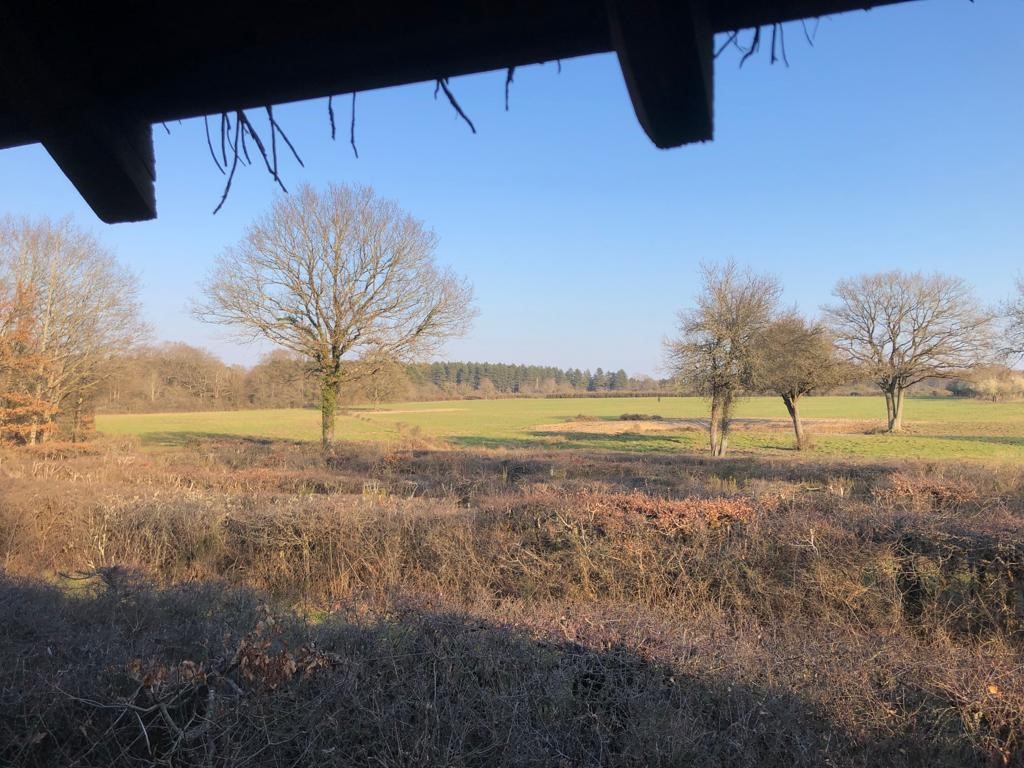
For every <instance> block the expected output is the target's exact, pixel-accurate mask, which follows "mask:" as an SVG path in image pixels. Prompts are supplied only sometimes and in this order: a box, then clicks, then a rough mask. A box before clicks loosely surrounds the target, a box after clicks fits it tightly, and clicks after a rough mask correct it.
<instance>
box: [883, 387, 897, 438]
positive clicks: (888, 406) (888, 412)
mask: <svg viewBox="0 0 1024 768" xmlns="http://www.w3.org/2000/svg"><path fill="white" fill-rule="evenodd" d="M884 392H885V425H886V429H888V430H889V431H890V432H891V431H892V422H893V418H894V415H895V411H896V409H895V408H894V405H895V403H894V401H893V398H892V390H891V389H886V390H884Z"/></svg>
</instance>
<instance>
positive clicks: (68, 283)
mask: <svg viewBox="0 0 1024 768" xmlns="http://www.w3.org/2000/svg"><path fill="white" fill-rule="evenodd" d="M0 281H5V282H7V283H8V284H12V285H22V286H30V287H31V289H32V295H33V306H32V314H33V322H34V327H35V329H36V330H35V342H34V343H35V348H34V349H33V350H32V353H33V354H34V355H36V356H38V358H39V359H40V360H45V361H46V364H45V366H44V365H43V364H42V363H40V365H39V369H38V371H37V374H38V375H37V383H36V384H35V385H34V388H35V391H34V394H35V396H36V397H37V398H39V399H41V400H45V401H46V402H48V403H49V404H50V405H51V414H53V415H56V414H57V413H62V414H65V415H66V416H67V417H68V421H69V422H70V424H71V425H72V426H71V435H70V436H71V438H72V439H77V438H78V437H79V435H78V431H79V429H78V427H79V424H80V421H81V415H82V408H83V405H84V404H85V402H86V401H87V399H88V398H89V397H91V395H92V392H93V391H94V389H95V388H96V387H97V385H98V384H99V383H100V382H101V381H102V380H103V378H104V377H105V376H106V375H107V373H108V372H109V370H110V368H109V366H110V363H111V362H112V361H113V360H114V359H115V358H117V357H118V356H120V355H122V354H123V353H124V352H125V351H126V350H127V349H128V348H130V347H131V346H133V345H134V344H136V343H137V342H138V341H139V340H141V339H142V338H143V337H144V336H145V335H146V333H147V332H148V329H147V328H146V325H145V323H143V322H142V320H141V319H140V316H139V302H138V290H139V289H138V280H137V279H136V277H135V275H133V274H132V273H131V272H129V271H128V270H126V269H124V268H123V267H121V266H120V265H119V264H118V263H117V261H116V260H115V259H114V257H113V256H112V255H111V254H110V253H109V252H107V251H106V250H105V249H104V248H103V247H102V246H101V245H100V244H99V243H98V242H97V241H96V239H95V238H94V237H92V236H91V235H89V234H88V233H86V232H83V231H81V230H78V229H76V228H75V227H74V226H73V225H72V224H71V222H70V220H68V219H64V220H61V221H58V222H52V221H48V220H45V219H43V220H40V221H32V220H29V219H15V218H11V217H8V218H5V219H3V220H0ZM52 417H53V416H52V415H51V417H50V419H52ZM50 419H41V420H38V422H37V423H34V424H33V428H32V429H31V430H30V431H29V434H28V436H27V440H28V442H30V443H34V442H38V441H39V440H41V439H42V438H43V436H44V435H46V434H47V433H48V432H50V431H52V424H50V423H49V421H50Z"/></svg>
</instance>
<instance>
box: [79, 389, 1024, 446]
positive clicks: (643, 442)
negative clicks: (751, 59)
mask: <svg viewBox="0 0 1024 768" xmlns="http://www.w3.org/2000/svg"><path fill="white" fill-rule="evenodd" d="M624 413H636V414H646V415H657V416H661V417H663V418H664V419H700V418H706V414H707V405H706V402H705V401H704V400H702V399H700V398H686V397H665V398H662V399H661V400H660V401H658V400H657V399H655V398H607V399H559V400H532V399H522V400H468V401H450V402H426V403H390V404H387V405H382V406H379V407H369V406H366V407H357V408H351V409H349V410H347V411H346V412H345V413H344V414H343V415H341V416H339V418H338V424H337V432H338V437H339V439H348V440H372V441H390V440H395V439H401V438H403V437H408V436H421V437H427V438H440V439H443V440H445V441H447V442H449V443H452V444H453V445H462V446H478V447H555V448H591V449H605V450H627V451H694V450H698V451H702V450H705V448H706V442H707V439H706V434H705V432H704V430H703V429H702V428H701V426H700V424H698V423H693V424H679V425H670V426H672V427H674V428H670V429H667V430H659V431H643V430H642V429H640V428H637V429H634V428H633V427H632V425H626V424H625V423H619V417H620V416H621V415H622V414H624ZM803 413H804V416H805V418H806V419H807V426H808V429H809V431H810V432H811V433H812V434H813V435H814V445H815V448H814V450H815V452H817V453H821V454H825V455H846V456H862V457H871V458H900V457H906V458H925V459H933V458H934V459H985V460H1000V461H1022V460H1024V403H999V404H996V403H984V402H979V401H963V400H952V399H911V400H909V401H908V402H907V405H906V416H905V419H906V431H905V433H904V434H900V435H887V434H877V433H875V434H871V433H870V431H871V430H872V428H874V429H880V428H881V427H882V425H883V419H882V416H883V415H884V413H885V407H884V403H883V401H882V399H881V398H875V397H817V398H806V399H805V401H804V403H803ZM319 415H320V414H319V412H318V411H316V410H299V409H294V410H263V411H226V412H202V413H170V414H130V415H100V416H98V417H97V420H96V421H97V428H98V429H99V431H100V432H102V433H105V434H110V435H134V436H138V437H139V438H140V439H141V440H142V441H143V444H145V445H148V446H154V447H160V446H173V445H180V444H183V443H185V442H188V441H189V440H192V439H197V438H202V437H210V436H245V437H258V438H272V439H290V440H317V439H318V437H319ZM578 417H586V418H582V419H580V418H578ZM737 418H738V419H740V420H741V422H740V423H739V424H738V425H737V430H736V431H735V432H734V433H733V435H732V438H731V440H730V447H731V448H732V449H733V450H736V451H757V452H783V451H784V452H790V451H791V450H792V444H793V439H792V435H791V433H790V432H788V431H786V429H785V424H784V423H783V422H784V420H785V419H786V418H787V416H786V412H785V408H784V407H783V405H782V401H781V400H779V399H776V398H767V397H758V398H750V399H748V400H744V401H743V402H742V403H741V404H740V406H739V409H738V411H737ZM743 419H772V420H775V422H774V423H772V424H767V423H765V424H757V423H744V422H742V420H743ZM819 419H821V420H849V421H848V422H847V423H844V422H843V421H839V422H836V421H832V422H827V421H817V422H816V420H819ZM568 422H574V423H573V424H569V423H568ZM606 429H607V430H615V429H618V430H629V431H625V432H621V433H618V434H615V433H606V432H605V431H602V430H606Z"/></svg>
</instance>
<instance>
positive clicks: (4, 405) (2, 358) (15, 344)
mask: <svg viewBox="0 0 1024 768" xmlns="http://www.w3.org/2000/svg"><path fill="white" fill-rule="evenodd" d="M34 298H35V291H34V289H33V288H32V286H30V285H23V284H18V285H15V286H14V288H13V290H11V289H9V288H7V287H5V286H4V285H2V284H0V442H14V443H29V442H35V441H36V440H38V439H39V438H40V437H42V436H43V435H45V434H46V433H48V432H51V431H52V430H53V426H54V425H53V416H54V414H55V413H56V407H55V406H54V404H53V403H51V402H49V401H47V400H46V398H44V397H43V396H42V392H43V386H44V384H45V380H46V371H47V365H48V361H47V358H46V355H45V354H43V353H42V352H41V351H39V349H38V344H37V329H36V321H35V317H34V315H33V313H32V304H33V301H34Z"/></svg>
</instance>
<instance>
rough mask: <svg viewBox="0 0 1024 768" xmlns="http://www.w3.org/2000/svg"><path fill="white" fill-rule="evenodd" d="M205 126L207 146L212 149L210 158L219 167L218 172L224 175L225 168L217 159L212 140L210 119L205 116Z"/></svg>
mask: <svg viewBox="0 0 1024 768" xmlns="http://www.w3.org/2000/svg"><path fill="white" fill-rule="evenodd" d="M203 125H205V126H206V146H208V147H209V148H210V157H212V158H213V164H214V165H216V166H217V170H218V171H220V172H221V173H224V166H222V165H221V164H220V160H218V159H217V153H216V152H215V151H214V149H213V141H212V140H211V139H210V119H209V118H208V117H207V116H206V115H203Z"/></svg>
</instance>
